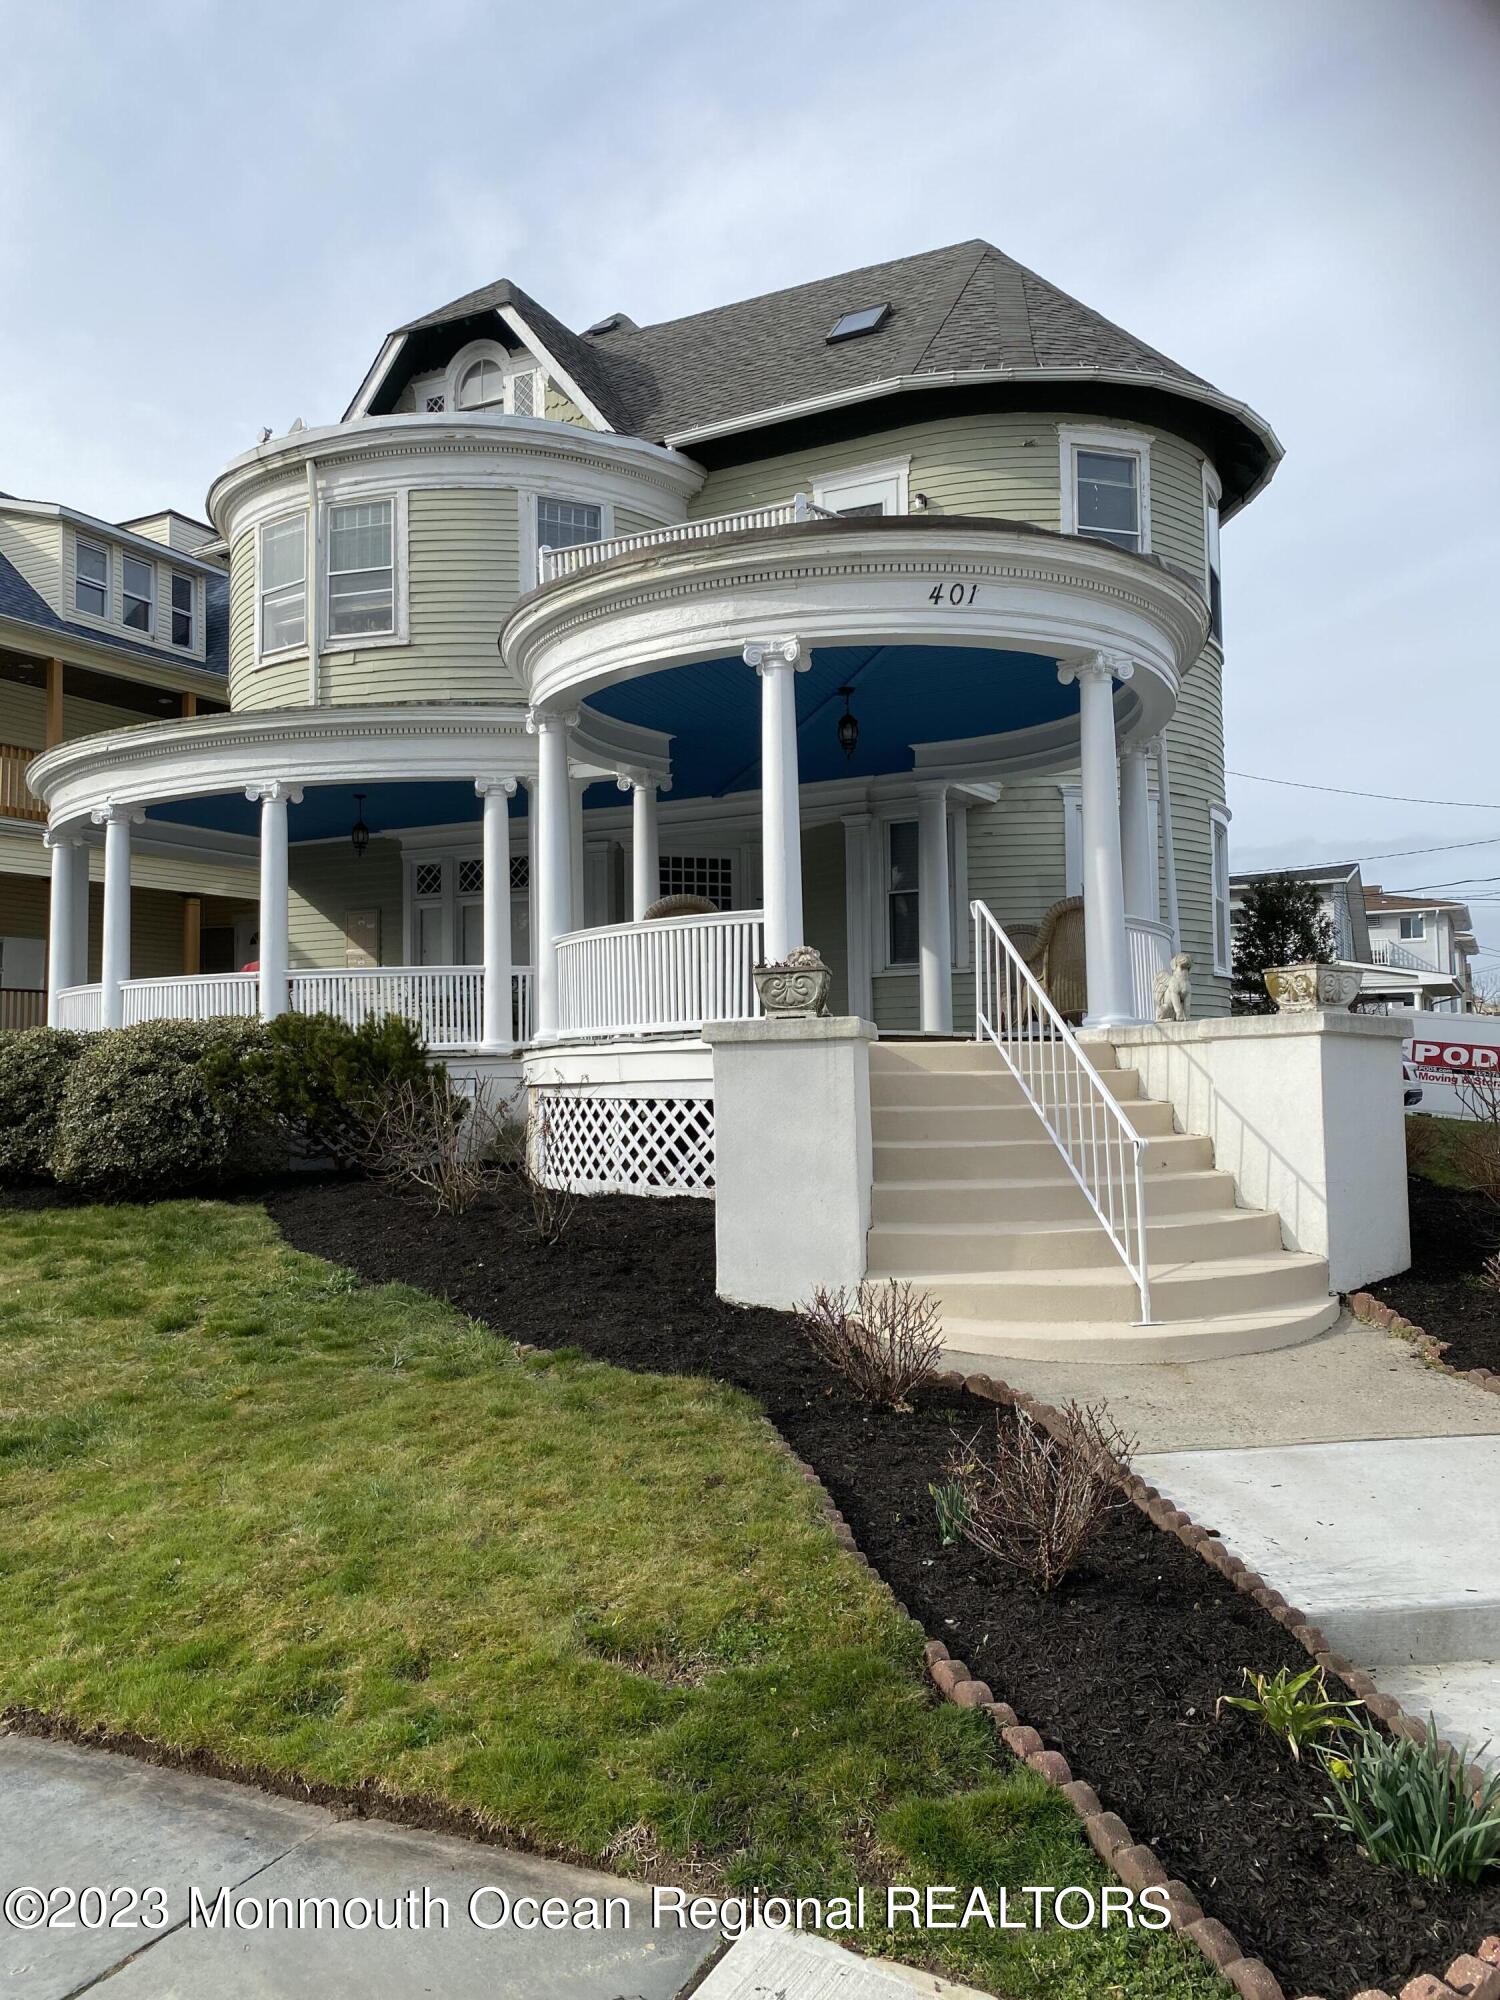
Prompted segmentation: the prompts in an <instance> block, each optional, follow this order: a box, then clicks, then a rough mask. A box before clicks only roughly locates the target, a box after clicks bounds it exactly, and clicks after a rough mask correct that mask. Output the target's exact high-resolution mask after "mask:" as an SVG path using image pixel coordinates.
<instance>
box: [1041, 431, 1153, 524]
mask: <svg viewBox="0 0 1500 2000" xmlns="http://www.w3.org/2000/svg"><path fill="white" fill-rule="evenodd" d="M1060 437H1061V441H1062V530H1063V533H1064V534H1065V535H1087V536H1088V538H1089V539H1090V541H1096V542H1110V543H1112V544H1113V545H1114V547H1115V548H1117V549H1129V550H1131V551H1132V552H1133V553H1134V554H1137V555H1145V554H1147V553H1148V552H1149V551H1150V548H1151V451H1150V439H1149V437H1148V436H1147V435H1146V434H1145V433H1144V432H1134V431H1114V430H1109V429H1099V430H1092V429H1084V428H1082V427H1074V426H1071V425H1067V424H1065V425H1063V426H1062V429H1061V431H1060Z"/></svg>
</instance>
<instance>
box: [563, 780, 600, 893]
mask: <svg viewBox="0 0 1500 2000" xmlns="http://www.w3.org/2000/svg"><path fill="white" fill-rule="evenodd" d="M593 782H594V781H593V779H592V778H577V777H574V776H572V775H571V773H570V774H569V778H568V859H569V863H570V871H571V872H570V878H569V879H570V882H571V888H570V891H569V897H568V928H569V930H575V931H581V930H582V929H583V927H584V925H585V924H586V923H587V922H588V920H589V919H588V907H589V903H588V889H587V886H586V877H585V874H584V867H583V795H584V793H585V792H586V791H587V790H588V788H589V786H590V785H591V784H592V783H593Z"/></svg>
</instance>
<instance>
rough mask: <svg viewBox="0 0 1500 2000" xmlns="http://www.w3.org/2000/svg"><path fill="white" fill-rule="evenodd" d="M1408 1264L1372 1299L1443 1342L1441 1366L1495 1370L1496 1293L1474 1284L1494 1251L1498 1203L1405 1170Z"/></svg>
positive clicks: (1498, 1344) (1499, 1300)
mask: <svg viewBox="0 0 1500 2000" xmlns="http://www.w3.org/2000/svg"><path fill="white" fill-rule="evenodd" d="M1407 1193H1408V1196H1409V1199H1410V1203H1411V1269H1410V1270H1409V1271H1403V1272H1402V1274H1401V1276H1400V1277H1399V1278H1391V1279H1389V1280H1387V1282H1386V1283H1385V1284H1383V1285H1371V1286H1370V1288H1369V1289H1370V1292H1371V1294H1372V1296H1373V1297H1375V1298H1377V1299H1379V1300H1380V1302H1381V1304H1382V1305H1388V1306H1390V1307H1391V1308H1392V1310H1393V1311H1395V1312H1398V1313H1399V1314H1400V1315H1401V1317H1402V1318H1403V1319H1409V1320H1413V1321H1415V1323H1416V1324H1417V1325H1418V1326H1420V1327H1421V1328H1423V1329H1424V1331H1425V1332H1427V1333H1429V1334H1430V1335H1431V1336H1432V1338H1433V1339H1434V1340H1439V1341H1442V1342H1443V1343H1444V1344H1445V1347H1446V1352H1445V1353H1444V1355H1443V1361H1444V1363H1445V1364H1446V1365H1447V1366H1448V1367H1449V1368H1457V1369H1459V1370H1463V1369H1466V1368H1488V1369H1491V1370H1492V1371H1493V1372H1495V1373H1496V1374H1500V1292H1495V1291H1489V1290H1486V1288H1485V1287H1484V1286H1483V1285H1481V1284H1480V1283H1479V1282H1478V1279H1479V1269H1480V1266H1481V1264H1482V1263H1483V1262H1484V1260H1485V1258H1486V1257H1491V1256H1493V1255H1494V1254H1495V1252H1496V1250H1497V1249H1500V1209H1497V1208H1496V1207H1495V1205H1494V1203H1493V1202H1489V1201H1486V1200H1485V1198H1484V1196H1483V1195H1479V1194H1474V1193H1472V1192H1470V1191H1469V1190H1468V1189H1465V1188H1450V1187H1439V1186H1438V1185H1437V1183H1436V1182H1435V1181H1429V1180H1425V1179H1424V1178H1423V1177H1422V1176H1421V1175H1420V1174H1412V1175H1411V1176H1410V1178H1409V1180H1408V1182H1407Z"/></svg>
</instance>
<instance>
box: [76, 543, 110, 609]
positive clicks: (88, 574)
mask: <svg viewBox="0 0 1500 2000" xmlns="http://www.w3.org/2000/svg"><path fill="white" fill-rule="evenodd" d="M73 603H74V604H75V606H76V607H77V608H78V610H80V611H86V612H87V613H88V615H89V617H90V618H107V617H108V616H109V550H108V549H106V548H101V547H100V545H99V543H97V542H80V543H79V544H78V573H77V575H76V576H75V577H74V579H73Z"/></svg>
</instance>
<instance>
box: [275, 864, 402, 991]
mask: <svg viewBox="0 0 1500 2000" xmlns="http://www.w3.org/2000/svg"><path fill="white" fill-rule="evenodd" d="M288 877H289V891H290V893H289V898H288V910H287V929H288V934H289V939H290V945H291V964H292V969H293V970H294V971H297V972H302V971H310V970H313V969H315V968H316V969H323V968H329V967H332V968H338V967H341V966H342V965H343V964H344V962H345V953H344V943H345V937H344V918H345V914H346V912H347V911H349V910H379V912H380V962H381V964H382V965H400V964H401V962H402V946H401V917H402V909H401V891H402V884H401V849H400V847H399V846H398V844H397V843H396V842H395V841H394V840H372V841H371V842H370V845H369V847H368V848H367V849H366V852H365V857H364V859H363V861H356V860H355V858H354V853H353V850H352V849H351V848H349V847H347V846H345V845H343V844H342V843H340V842H333V841H330V842H328V843H327V844H324V843H323V842H317V843H314V844H309V845H305V846H300V847H299V846H296V845H293V847H292V850H291V854H290V857H289V862H288Z"/></svg>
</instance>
